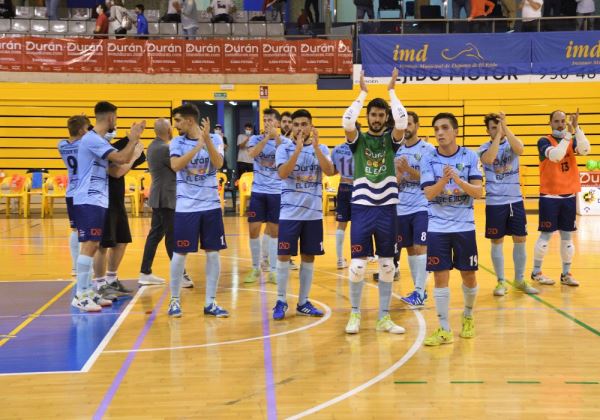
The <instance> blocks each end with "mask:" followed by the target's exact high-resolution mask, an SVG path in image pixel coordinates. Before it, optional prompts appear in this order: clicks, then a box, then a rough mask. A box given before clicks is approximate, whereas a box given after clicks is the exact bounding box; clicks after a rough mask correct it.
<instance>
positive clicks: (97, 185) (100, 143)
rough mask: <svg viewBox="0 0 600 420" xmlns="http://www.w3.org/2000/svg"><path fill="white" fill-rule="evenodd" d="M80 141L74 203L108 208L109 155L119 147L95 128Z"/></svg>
mask: <svg viewBox="0 0 600 420" xmlns="http://www.w3.org/2000/svg"><path fill="white" fill-rule="evenodd" d="M78 143H79V150H78V151H77V186H76V187H75V190H74V191H73V204H75V205H82V204H89V205H93V206H100V207H104V208H108V173H107V169H108V160H107V157H108V155H109V154H110V153H111V152H116V151H117V149H115V148H114V147H112V146H111V145H110V143H109V142H108V141H107V140H106V139H105V138H104V137H101V136H99V135H98V134H97V133H96V132H95V131H93V130H92V131H88V132H87V133H86V134H85V135H84V136H83V137H82V138H81V140H79V141H78Z"/></svg>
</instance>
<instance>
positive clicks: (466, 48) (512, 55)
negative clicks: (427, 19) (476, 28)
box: [359, 31, 600, 79]
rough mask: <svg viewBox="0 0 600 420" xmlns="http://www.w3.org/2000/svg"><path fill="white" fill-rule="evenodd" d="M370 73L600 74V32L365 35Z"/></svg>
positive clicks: (366, 68)
mask: <svg viewBox="0 0 600 420" xmlns="http://www.w3.org/2000/svg"><path fill="white" fill-rule="evenodd" d="M359 41H360V51H361V55H362V65H363V69H364V72H365V75H366V76H367V77H375V78H376V77H389V75H390V74H391V72H392V69H393V67H397V68H398V70H399V75H400V76H402V77H405V78H406V77H417V78H418V77H428V78H433V79H435V78H442V77H444V78H447V77H457V78H461V77H462V78H472V79H476V78H481V77H497V78H502V77H515V76H518V75H530V74H536V75H548V76H551V75H577V74H587V75H589V74H596V73H600V31H587V32H551V33H511V34H444V35H442V34H439V35H361V36H360V40H359Z"/></svg>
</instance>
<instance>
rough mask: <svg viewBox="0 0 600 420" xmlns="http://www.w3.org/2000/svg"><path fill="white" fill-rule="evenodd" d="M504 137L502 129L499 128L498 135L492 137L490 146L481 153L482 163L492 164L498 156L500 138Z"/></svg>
mask: <svg viewBox="0 0 600 420" xmlns="http://www.w3.org/2000/svg"><path fill="white" fill-rule="evenodd" d="M502 137H504V133H503V132H502V130H498V132H497V133H496V136H495V137H494V138H493V139H492V143H491V144H490V147H489V148H488V149H487V150H486V151H485V152H483V153H482V154H481V163H483V164H484V165H491V164H493V163H494V160H496V156H498V149H499V148H500V140H502Z"/></svg>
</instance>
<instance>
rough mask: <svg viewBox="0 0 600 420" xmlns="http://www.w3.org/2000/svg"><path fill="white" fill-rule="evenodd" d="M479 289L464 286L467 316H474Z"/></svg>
mask: <svg viewBox="0 0 600 420" xmlns="http://www.w3.org/2000/svg"><path fill="white" fill-rule="evenodd" d="M478 289H479V288H478V287H477V286H475V287H467V286H465V285H464V284H463V285H462V290H463V296H464V299H465V316H471V315H473V304H474V303H475V298H476V297H477V290H478Z"/></svg>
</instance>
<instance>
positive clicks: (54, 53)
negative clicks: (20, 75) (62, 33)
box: [23, 37, 66, 72]
mask: <svg viewBox="0 0 600 420" xmlns="http://www.w3.org/2000/svg"><path fill="white" fill-rule="evenodd" d="M65 52H66V42H65V41H64V40H62V39H56V38H38V37H28V38H25V39H24V48H23V69H24V70H26V71H39V72H60V71H63V70H65V68H64V67H65Z"/></svg>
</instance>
